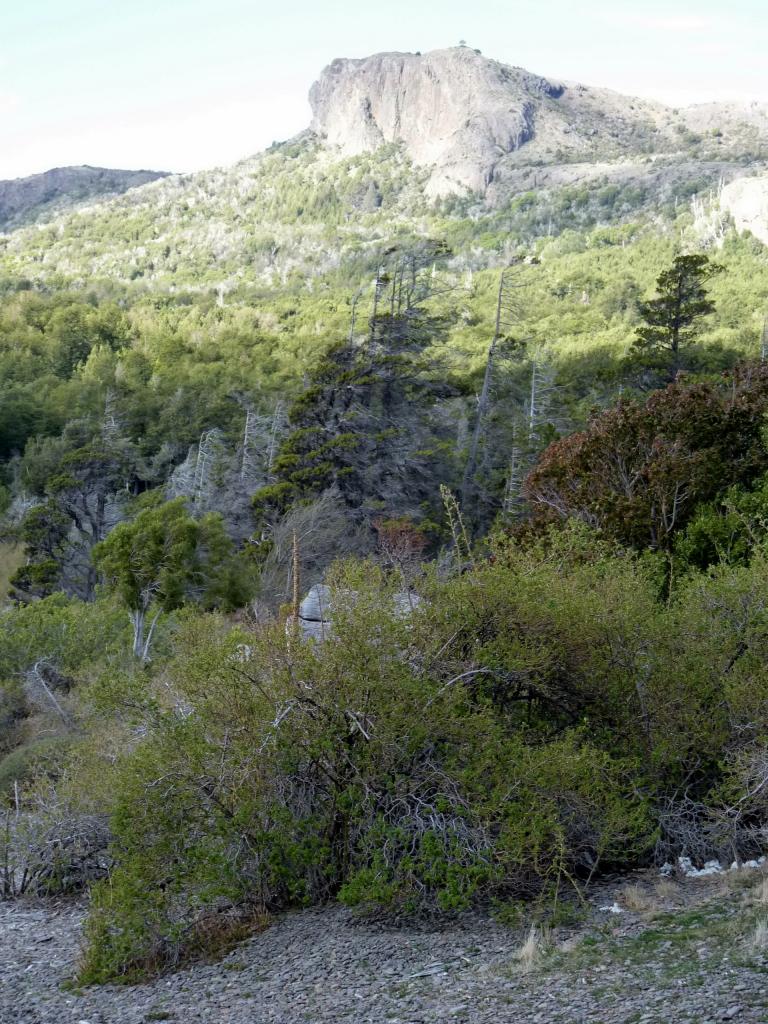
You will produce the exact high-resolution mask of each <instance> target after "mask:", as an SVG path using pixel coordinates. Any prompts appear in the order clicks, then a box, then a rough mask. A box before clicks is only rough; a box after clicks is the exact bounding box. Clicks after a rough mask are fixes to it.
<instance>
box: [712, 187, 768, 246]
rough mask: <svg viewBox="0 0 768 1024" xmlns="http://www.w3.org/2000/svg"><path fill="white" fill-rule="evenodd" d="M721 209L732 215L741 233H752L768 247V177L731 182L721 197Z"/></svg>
mask: <svg viewBox="0 0 768 1024" xmlns="http://www.w3.org/2000/svg"><path fill="white" fill-rule="evenodd" d="M720 207H721V209H723V210H725V211H727V212H728V213H730V215H731V216H732V217H733V222H734V224H735V225H736V227H737V228H738V229H739V231H751V232H752V234H753V235H754V236H755V238H759V239H760V241H761V242H762V243H763V244H764V245H768V177H766V176H763V177H756V178H738V179H737V180H736V181H732V182H730V183H729V184H728V185H726V186H725V187H724V188H723V191H722V193H721V195H720Z"/></svg>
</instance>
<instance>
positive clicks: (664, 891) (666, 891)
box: [655, 878, 680, 903]
mask: <svg viewBox="0 0 768 1024" xmlns="http://www.w3.org/2000/svg"><path fill="white" fill-rule="evenodd" d="M655 889H656V896H657V897H658V899H659V901H660V902H663V903H669V902H671V901H672V900H676V899H677V898H678V897H679V895H680V886H679V884H678V883H677V882H675V881H674V880H673V879H671V878H660V879H659V880H658V881H657V882H656V886H655Z"/></svg>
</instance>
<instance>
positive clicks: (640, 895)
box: [619, 885, 658, 914]
mask: <svg viewBox="0 0 768 1024" xmlns="http://www.w3.org/2000/svg"><path fill="white" fill-rule="evenodd" d="M657 895H658V887H657V892H656V894H654V893H653V892H652V891H651V890H650V889H644V888H643V887H642V886H641V885H625V886H624V888H623V889H622V890H621V892H620V893H619V901H620V903H621V904H622V905H623V906H625V907H626V908H627V910H631V911H633V912H634V913H635V914H647V913H649V912H650V911H653V910H656V909H658V899H657Z"/></svg>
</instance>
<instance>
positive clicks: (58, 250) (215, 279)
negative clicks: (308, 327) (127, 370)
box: [0, 47, 768, 301]
mask: <svg viewBox="0 0 768 1024" xmlns="http://www.w3.org/2000/svg"><path fill="white" fill-rule="evenodd" d="M310 102H311V106H312V111H313V116H312V122H311V125H310V126H309V128H308V129H307V130H306V131H304V132H302V133H301V134H300V135H298V136H296V137H294V138H293V139H290V140H288V141H287V142H284V143H280V144H276V145H275V146H273V147H271V148H270V149H269V150H267V151H266V152H264V153H260V154H257V155H256V156H253V157H250V158H248V159H245V160H243V161H240V162H239V163H237V164H235V165H233V166H231V167H227V168H217V169H212V170H210V171H203V172H198V173H195V174H189V175H173V176H169V177H161V180H156V181H151V182H150V183H149V184H146V185H144V186H143V187H139V188H129V189H128V191H125V192H124V194H122V195H118V196H113V197H111V198H109V199H104V198H102V201H100V202H99V203H97V204H92V205H89V206H85V207H80V208H76V209H67V210H64V211H62V212H60V213H58V214H57V215H56V217H55V219H54V220H53V221H52V222H50V223H48V224H44V225H40V224H35V225H34V226H32V227H29V226H28V227H26V228H24V229H22V230H19V229H17V230H11V228H12V227H13V226H14V225H15V224H18V223H19V221H20V220H21V218H22V214H21V213H17V214H16V215H15V219H13V220H12V221H10V222H9V219H8V215H7V214H6V215H5V222H6V224H7V225H9V226H8V227H7V231H8V232H9V233H7V234H6V235H5V236H4V237H0V273H4V274H5V275H6V276H8V277H11V278H22V279H24V280H29V281H35V280H41V279H44V280H50V278H51V277H52V276H57V277H59V278H62V279H66V280H69V281H70V282H71V283H73V284H74V285H82V284H84V283H85V282H88V283H93V282H94V281H95V280H101V281H105V282H109V285H110V287H112V286H114V285H115V284H117V283H119V284H120V285H121V286H122V285H125V286H129V287H136V288H140V289H146V288H159V289H161V290H170V291H173V290H177V289H182V290H184V291H186V292H190V293H207V294H209V295H211V294H218V295H219V297H220V299H221V301H223V296H224V295H225V294H230V293H233V292H237V290H238V289H242V288H244V287H256V288H268V289H273V288H276V287H279V288H281V289H282V290H283V291H284V290H285V287H286V284H287V283H288V282H292V283H293V284H294V285H295V286H297V287H304V286H305V285H306V287H307V288H309V287H311V283H310V284H307V282H311V281H312V280H314V279H317V278H318V277H320V276H322V275H324V274H328V273H330V274H333V275H335V276H336V278H337V283H341V282H343V285H344V287H346V288H348V289H349V288H351V289H352V290H353V291H354V289H355V288H356V287H357V283H359V281H360V273H361V272H364V273H365V274H368V273H369V271H370V267H371V265H372V264H373V263H374V262H375V252H376V251H377V250H378V249H380V248H381V247H382V246H385V245H386V244H388V243H389V242H390V241H391V240H392V239H393V238H398V237H408V236H411V237H412V236H414V235H416V236H419V235H424V234H430V233H431V234H433V235H440V236H442V237H444V238H446V240H447V241H448V242H449V243H450V244H451V245H453V246H454V248H455V250H456V251H457V252H458V251H462V252H463V253H464V256H465V258H466V259H467V260H469V263H470V265H471V266H472V267H473V269H480V268H482V267H483V266H493V265H497V264H498V261H499V259H500V258H501V257H500V255H499V254H500V252H506V251H507V249H508V248H509V246H510V245H512V246H516V245H527V246H530V245H531V244H533V243H534V242H535V241H536V240H537V239H541V238H545V237H556V236H558V235H559V234H561V233H562V232H563V231H566V230H568V229H573V230H578V231H583V230H589V229H592V228H595V227H598V226H600V225H617V224H626V223H629V222H643V223H645V224H647V225H653V224H655V225H656V227H655V228H654V230H657V229H658V227H659V223H658V222H659V219H660V218H661V219H662V220H663V221H664V222H665V223H667V224H669V223H671V221H672V220H674V218H675V217H677V216H678V215H680V214H682V213H683V211H687V210H689V209H690V206H691V201H692V198H693V197H694V196H698V197H699V200H697V202H698V203H699V205H698V206H697V213H696V215H695V223H696V231H695V233H696V238H697V240H698V241H697V242H696V243H695V244H700V243H701V242H702V241H706V240H707V239H709V238H710V236H712V237H715V236H717V237H721V235H722V227H723V223H725V221H722V218H721V216H720V215H721V214H722V215H727V214H730V215H731V216H732V217H733V219H734V221H735V223H736V225H737V227H739V228H740V229H743V228H748V229H749V230H750V231H752V232H753V234H755V235H757V236H759V237H768V214H766V211H765V206H764V203H762V201H761V200H760V195H762V190H763V189H764V182H765V179H764V177H761V176H764V175H765V174H766V169H767V168H768V107H766V106H764V105H760V104H749V105H747V106H738V105H735V104H702V105H698V106H694V107H689V108H685V109H679V110H678V109H673V108H670V107H666V106H664V105H663V104H660V103H656V102H653V101H650V100H643V99H637V98H633V97H628V96H622V95H620V94H618V93H615V92H612V91H610V90H607V89H600V88H595V87H592V86H587V85H580V84H574V83H568V82H563V81H559V80H556V79H550V78H545V77H542V76H540V75H536V74H533V73H531V72H529V71H526V70H523V69H521V68H515V67H510V66H507V65H505V64H502V63H500V62H499V61H495V60H491V59H489V58H487V57H485V56H483V55H482V54H480V53H478V52H477V51H475V50H472V49H469V48H467V47H454V48H451V49H446V50H436V51H433V52H431V53H427V54H423V55H422V54H410V53H382V54H375V55H373V56H371V57H366V58H363V59H355V60H352V59H346V58H339V59H337V60H334V61H332V62H331V63H330V64H329V65H328V66H327V67H326V68H325V69H324V70H323V71H322V73H321V74H320V76H319V78H318V80H317V82H315V84H314V85H313V86H312V88H311V91H310ZM78 170H79V169H78ZM85 171H86V172H88V169H85ZM57 173H60V174H66V172H51V174H57ZM88 173H92V174H97V175H98V174H102V175H108V174H109V173H110V172H93V171H91V172H88ZM115 173H124V172H115ZM126 173H127V172H126ZM143 173H146V174H147V175H148V177H158V176H157V175H149V172H136V174H137V175H140V174H143ZM755 176H758V177H755ZM43 177H45V176H43ZM742 180H749V181H750V182H751V183H750V184H749V185H740V186H738V187H736V186H734V187H733V188H731V187H730V186H731V183H736V182H739V181H742ZM131 183H132V184H138V180H137V178H136V177H135V176H134V177H133V178H131ZM14 184H15V185H18V186H19V187H20V186H21V185H23V183H14ZM103 184H105V187H109V185H110V183H109V179H108V178H105V179H103ZM123 184H124V185H125V184H126V183H125V182H123ZM27 187H28V188H30V189H32V190H33V191H34V188H35V187H36V188H39V189H40V191H41V193H42V192H43V189H42V187H41V185H40V183H36V184H35V185H34V186H33V185H28V186H27ZM126 187H127V185H126ZM64 191H66V190H64ZM69 195H70V198H71V191H70V193H69ZM702 203H704V206H706V210H705V209H704V206H702ZM46 209H47V210H48V212H51V206H48V207H47V208H46ZM718 218H719V219H718ZM26 219H27V220H30V219H32V213H31V212H28V213H27V217H26ZM721 221H722V223H721ZM664 230H665V231H666V230H667V228H665V229H664ZM713 232H714V234H713ZM761 232H762V234H761ZM706 244H709V242H706ZM470 250H471V258H470V256H469V255H468V253H469V251H470ZM361 268H364V270H362V271H361Z"/></svg>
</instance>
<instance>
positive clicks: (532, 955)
mask: <svg viewBox="0 0 768 1024" xmlns="http://www.w3.org/2000/svg"><path fill="white" fill-rule="evenodd" d="M549 944H550V939H549V932H548V931H547V929H546V928H540V927H539V926H538V925H535V924H532V925H531V928H530V931H529V932H528V935H527V936H526V938H525V941H524V942H523V944H522V945H521V946H520V948H519V949H518V950H517V952H516V953H515V960H517V963H518V966H519V968H520V970H521V971H523V972H524V973H526V974H527V973H528V972H529V971H533V970H535V969H536V968H537V967H538V966H540V964H541V961H542V960H543V958H544V954H545V953H546V951H547V949H548V948H549Z"/></svg>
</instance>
